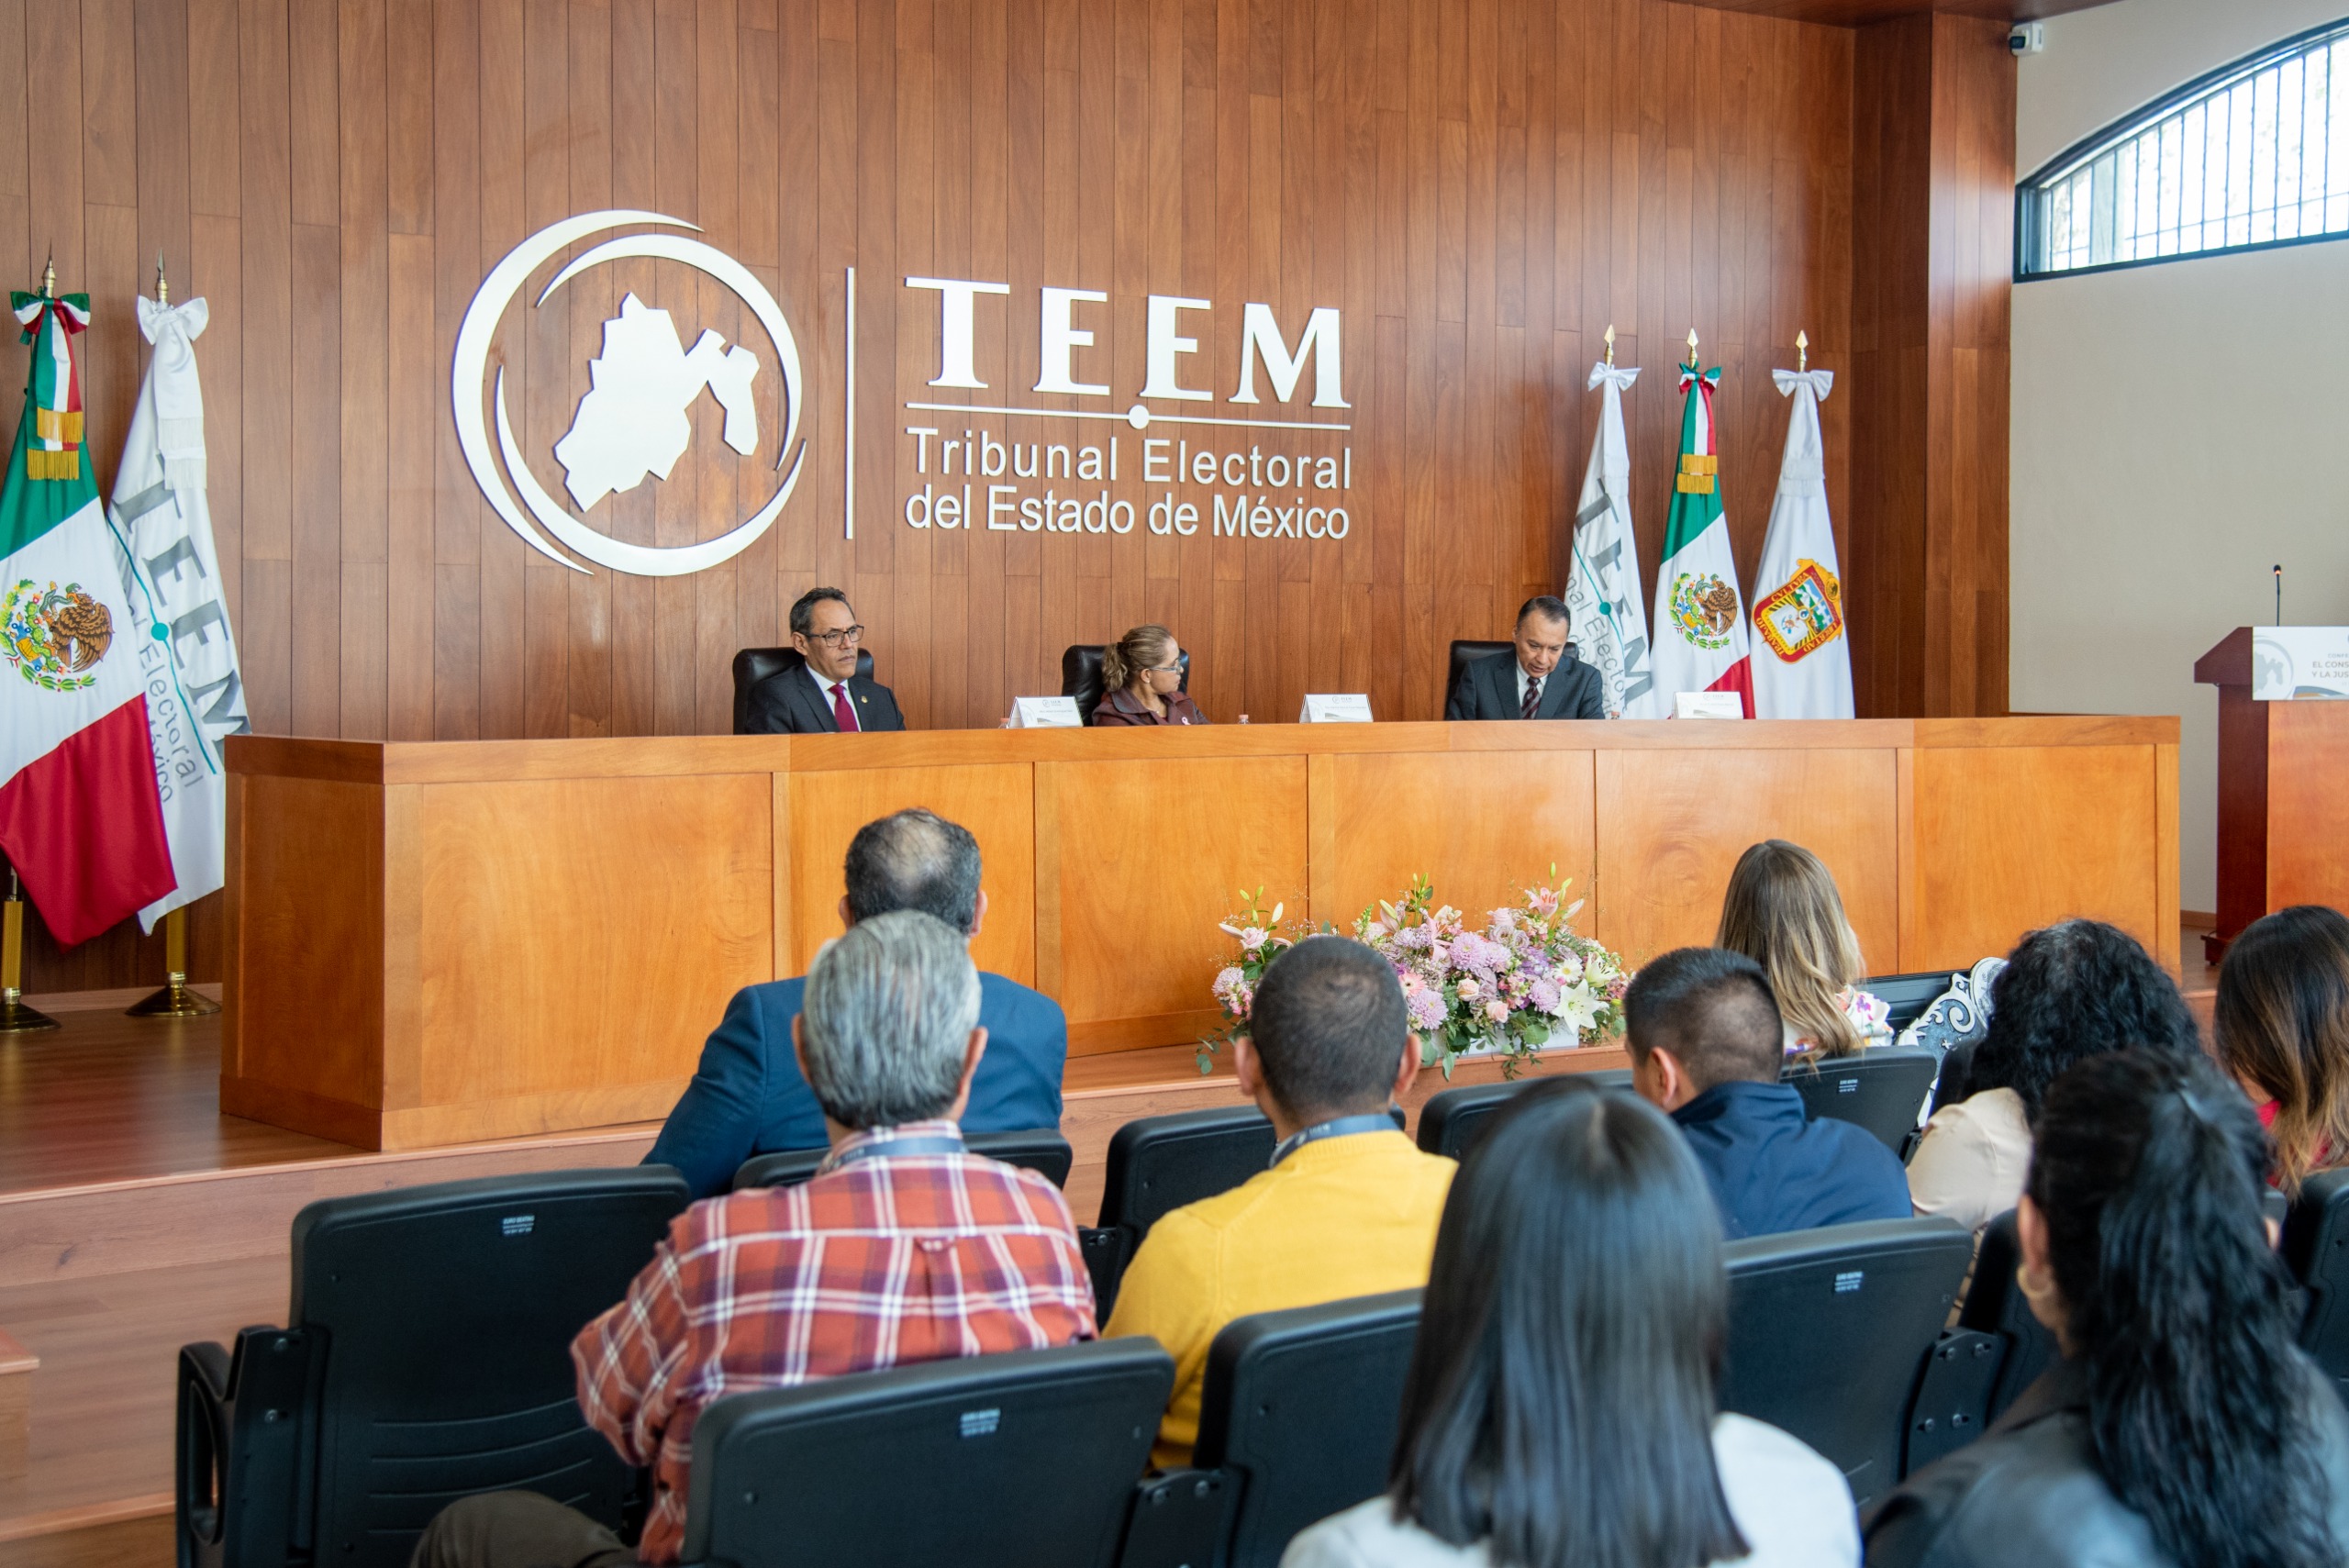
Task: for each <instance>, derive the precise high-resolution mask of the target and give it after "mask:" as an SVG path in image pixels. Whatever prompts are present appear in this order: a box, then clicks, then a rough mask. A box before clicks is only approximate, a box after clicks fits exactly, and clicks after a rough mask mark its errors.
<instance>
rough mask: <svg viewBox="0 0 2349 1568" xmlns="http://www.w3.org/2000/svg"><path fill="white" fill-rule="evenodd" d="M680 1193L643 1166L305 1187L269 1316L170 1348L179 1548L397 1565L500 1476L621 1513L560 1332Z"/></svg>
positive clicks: (591, 1508)
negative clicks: (332, 1193)
mask: <svg viewBox="0 0 2349 1568" xmlns="http://www.w3.org/2000/svg"><path fill="white" fill-rule="evenodd" d="M684 1208H685V1178H683V1177H682V1176H680V1175H678V1174H677V1173H676V1172H674V1171H673V1170H670V1169H669V1168H668V1167H666V1166H661V1165H655V1166H644V1167H636V1168H629V1169H622V1170H601V1171H554V1172H548V1173H540V1174H533V1175H526V1176H496V1177H489V1178H485V1179H482V1180H477V1181H469V1182H449V1183H444V1184H438V1185H432V1186H417V1187H406V1188H400V1189H397V1190H395V1191H392V1192H383V1193H368V1194H364V1195H360V1196H355V1197H339V1198H328V1199H325V1200H323V1201H321V1202H318V1203H314V1204H311V1205H309V1206H308V1207H306V1208H304V1209H303V1210H302V1212H301V1213H300V1214H298V1215H296V1216H295V1219H294V1235H293V1254H294V1255H293V1301H292V1304H291V1306H290V1307H288V1308H287V1311H286V1318H285V1327H284V1328H283V1329H271V1328H259V1329H245V1330H244V1331H243V1332H241V1333H239V1335H238V1336H237V1340H236V1347H235V1349H234V1351H231V1350H229V1349H228V1348H227V1347H225V1346H222V1345H218V1344H210V1343H206V1344H194V1345H186V1346H184V1347H182V1349H181V1351H180V1361H179V1418H178V1455H177V1485H176V1491H177V1505H178V1536H179V1562H180V1564H181V1568H221V1565H226V1568H238V1565H239V1564H260V1563H267V1564H271V1565H273V1568H274V1565H276V1564H281V1563H286V1562H318V1563H333V1564H335V1565H336V1568H406V1562H407V1560H408V1554H409V1552H410V1551H412V1550H413V1549H414V1548H415V1545H416V1540H417V1536H418V1535H419V1534H420V1533H421V1532H422V1531H423V1529H424V1527H425V1525H426V1524H427V1523H428V1522H429V1521H430V1519H431V1518H432V1516H433V1515H435V1514H437V1513H439V1512H440V1509H441V1508H442V1507H446V1506H447V1505H448V1504H450V1503H451V1502H453V1501H455V1500H456V1499H457V1498H459V1497H462V1496H470V1495H471V1494H473V1493H476V1492H493V1491H502V1490H507V1489H512V1488H520V1489H523V1490H527V1491H533V1492H542V1493H544V1494H545V1495H547V1496H550V1497H553V1498H555V1499H557V1500H558V1501H561V1502H564V1503H568V1504H570V1505H571V1506H573V1507H576V1508H579V1509H581V1510H583V1511H584V1512H585V1513H587V1514H590V1515H592V1516H594V1517H595V1518H598V1519H601V1520H603V1521H604V1522H605V1523H607V1524H609V1525H612V1526H614V1527H616V1528H617V1527H618V1526H621V1525H622V1524H623V1523H625V1522H626V1518H625V1516H626V1515H627V1514H628V1512H629V1509H630V1508H631V1507H635V1506H637V1505H638V1504H639V1503H640V1498H639V1497H638V1496H637V1486H638V1477H637V1473H636V1472H635V1471H633V1470H631V1469H629V1467H627V1466H626V1465H623V1464H622V1463H621V1462H620V1461H619V1458H618V1455H617V1454H615V1453H614V1452H613V1451H612V1448H611V1445H610V1444H609V1443H607V1442H606V1441H605V1440H604V1439H603V1437H602V1436H601V1435H600V1434H598V1433H596V1432H595V1431H593V1430H591V1429H589V1428H588V1427H587V1426H586V1425H585V1423H584V1421H582V1419H581V1418H580V1415H579V1407H578V1405H577V1404H576V1402H575V1400H574V1396H573V1373H572V1365H571V1355H570V1347H571V1340H572V1337H573V1335H575V1334H576V1333H578V1331H579V1329H580V1328H581V1326H582V1325H584V1324H585V1323H586V1322H587V1321H588V1320H589V1319H590V1318H594V1317H595V1316H596V1314H597V1313H600V1312H602V1311H603V1310H604V1309H605V1308H606V1307H610V1306H612V1305H613V1304H615V1303H616V1302H618V1300H619V1299H620V1298H621V1296H623V1295H624V1294H625V1293H626V1291H627V1289H628V1284H629V1280H630V1279H631V1278H632V1277H634V1275H635V1274H636V1273H637V1272H638V1271H639V1270H640V1269H641V1268H643V1266H644V1265H645V1264H646V1263H647V1262H650V1261H651V1258H652V1250H653V1244H654V1243H655V1242H656V1241H658V1240H660V1239H661V1237H662V1235H663V1234H665V1233H666V1231H667V1229H668V1227H669V1222H670V1220H671V1219H673V1218H675V1216H676V1215H677V1214H678V1213H679V1212H680V1211H682V1210H683V1209H684Z"/></svg>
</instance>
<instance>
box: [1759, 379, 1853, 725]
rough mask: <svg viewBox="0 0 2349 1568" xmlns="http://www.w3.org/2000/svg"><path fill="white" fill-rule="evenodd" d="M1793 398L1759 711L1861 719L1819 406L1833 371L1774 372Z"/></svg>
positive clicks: (1763, 634) (1774, 515)
mask: <svg viewBox="0 0 2349 1568" xmlns="http://www.w3.org/2000/svg"><path fill="white" fill-rule="evenodd" d="M1772 374H1774V375H1775V376H1776V377H1777V382H1778V391H1779V393H1780V394H1781V395H1785V396H1789V397H1792V398H1793V399H1794V400H1795V402H1794V416H1793V417H1792V418H1791V419H1789V420H1788V421H1787V455H1786V458H1785V460H1784V461H1783V462H1780V463H1779V465H1778V495H1777V499H1776V500H1775V501H1773V502H1772V503H1771V504H1770V532H1769V535H1768V537H1767V538H1766V539H1764V540H1763V544H1762V570H1761V572H1760V573H1758V574H1757V575H1756V577H1755V579H1754V584H1753V630H1754V639H1753V641H1754V649H1753V713H1754V717H1757V718H1849V717H1852V641H1851V639H1849V638H1847V637H1845V636H1844V635H1843V584H1842V574H1841V571H1840V569H1839V568H1838V566H1837V564H1836V561H1835V529H1834V528H1833V526H1832V525H1831V523H1830V522H1829V520H1828V517H1827V468H1826V449H1825V447H1824V446H1823V445H1822V444H1821V442H1820V435H1819V400H1820V398H1822V397H1824V396H1826V395H1827V392H1828V389H1829V388H1830V387H1831V386H1833V385H1834V384H1835V373H1834V372H1833V371H1813V370H1804V371H1774V372H1772Z"/></svg>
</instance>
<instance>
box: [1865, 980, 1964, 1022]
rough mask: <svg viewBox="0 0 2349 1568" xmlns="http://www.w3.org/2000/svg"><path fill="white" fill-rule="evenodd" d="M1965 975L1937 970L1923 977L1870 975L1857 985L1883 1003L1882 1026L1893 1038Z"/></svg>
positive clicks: (1921, 1015)
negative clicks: (1960, 976)
mask: <svg viewBox="0 0 2349 1568" xmlns="http://www.w3.org/2000/svg"><path fill="white" fill-rule="evenodd" d="M1963 973H1965V971H1964V970H1958V971H1956V972H1954V973H1953V972H1952V971H1950V970H1946V969H1936V970H1932V971H1929V972H1928V973H1922V974H1871V975H1869V976H1868V977H1867V978H1866V979H1865V980H1863V981H1861V982H1860V989H1861V990H1863V991H1865V992H1867V993H1869V994H1870V995H1874V996H1876V998H1877V999H1879V1000H1880V1001H1882V1002H1883V1003H1884V1005H1885V1007H1886V1009H1887V1015H1886V1018H1885V1020H1884V1021H1885V1024H1886V1026H1887V1028H1889V1029H1891V1030H1892V1032H1893V1033H1894V1034H1895V1035H1898V1033H1899V1032H1900V1031H1901V1030H1902V1029H1907V1028H1908V1027H1909V1025H1910V1024H1913V1023H1915V1022H1916V1021H1917V1020H1918V1019H1919V1018H1921V1017H1923V1016H1924V1012H1925V1009H1926V1008H1927V1007H1930V1006H1932V1005H1933V1002H1934V1000H1935V998H1937V997H1939V996H1940V995H1941V994H1942V993H1943V992H1944V991H1946V990H1948V989H1949V987H1950V982H1951V981H1953V980H1954V979H1956V978H1957V977H1958V976H1959V975H1961V974H1963Z"/></svg>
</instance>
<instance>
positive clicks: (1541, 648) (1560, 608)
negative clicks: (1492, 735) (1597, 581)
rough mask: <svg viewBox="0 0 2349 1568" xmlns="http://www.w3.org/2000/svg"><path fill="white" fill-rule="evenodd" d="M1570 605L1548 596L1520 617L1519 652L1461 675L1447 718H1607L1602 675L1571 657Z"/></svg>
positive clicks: (1532, 602)
mask: <svg viewBox="0 0 2349 1568" xmlns="http://www.w3.org/2000/svg"><path fill="white" fill-rule="evenodd" d="M1570 629H1571V622H1570V620H1569V619H1568V617H1567V613H1566V606H1565V601H1564V600H1563V599H1558V598H1554V597H1553V596H1552V595H1548V594H1541V595H1535V596H1534V597H1532V598H1531V599H1528V600H1526V601H1525V603H1524V604H1523V605H1522V606H1520V607H1519V609H1518V612H1517V646H1516V647H1515V648H1513V649H1511V650H1510V651H1508V652H1506V653H1496V654H1494V655H1492V656H1491V657H1490V658H1486V659H1479V660H1477V661H1476V662H1475V663H1473V664H1470V665H1468V666H1467V667H1466V668H1464V669H1463V670H1462V671H1461V672H1460V684H1458V685H1456V686H1454V687H1453V688H1452V697H1451V700H1450V701H1448V702H1446V703H1445V704H1444V705H1443V717H1446V718H1455V719H1456V718H1605V717H1607V695H1606V693H1605V691H1604V690H1603V689H1601V687H1600V685H1599V684H1598V671H1596V670H1594V669H1592V668H1591V667H1590V666H1589V665H1587V664H1586V663H1584V662H1582V661H1581V660H1579V659H1577V658H1575V656H1574V655H1573V654H1571V653H1569V652H1567V651H1566V648H1567V642H1566V634H1567V632H1568V631H1569V630H1570Z"/></svg>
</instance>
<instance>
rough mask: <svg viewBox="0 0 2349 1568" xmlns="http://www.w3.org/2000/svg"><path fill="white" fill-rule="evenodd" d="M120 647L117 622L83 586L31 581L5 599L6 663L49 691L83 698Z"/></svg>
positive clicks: (0, 650) (1, 630)
mask: <svg viewBox="0 0 2349 1568" xmlns="http://www.w3.org/2000/svg"><path fill="white" fill-rule="evenodd" d="M113 641H114V617H113V616H111V615H109V614H108V613H107V612H106V606H104V605H102V604H100V603H98V602H97V600H95V599H94V598H92V597H91V596H90V595H88V594H86V593H84V592H83V588H82V584H79V583H68V584H65V586H64V587H63V588H62V589H61V588H59V587H58V585H57V584H54V583H51V584H50V585H49V586H48V587H47V588H43V587H42V586H41V585H40V584H38V583H35V582H34V581H33V580H32V579H31V578H29V577H28V578H26V579H25V580H24V581H22V582H20V583H18V584H17V585H16V586H15V587H13V588H11V589H9V590H8V592H7V594H6V596H5V597H0V657H5V658H6V660H7V661H8V662H9V663H10V664H12V665H14V666H15V667H16V670H17V673H18V674H20V675H22V676H24V678H25V679H26V680H28V681H30V682H31V683H32V684H34V685H36V686H39V687H41V688H42V689H43V690H45V691H52V692H77V691H80V690H81V689H82V688H83V686H87V685H91V684H95V682H96V680H97V676H96V675H95V674H92V673H89V672H90V671H91V670H92V669H94V668H95V666H96V664H97V662H98V661H99V660H101V659H103V658H105V657H106V649H107V647H108V646H109V645H110V644H111V643H112V642H113Z"/></svg>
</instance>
